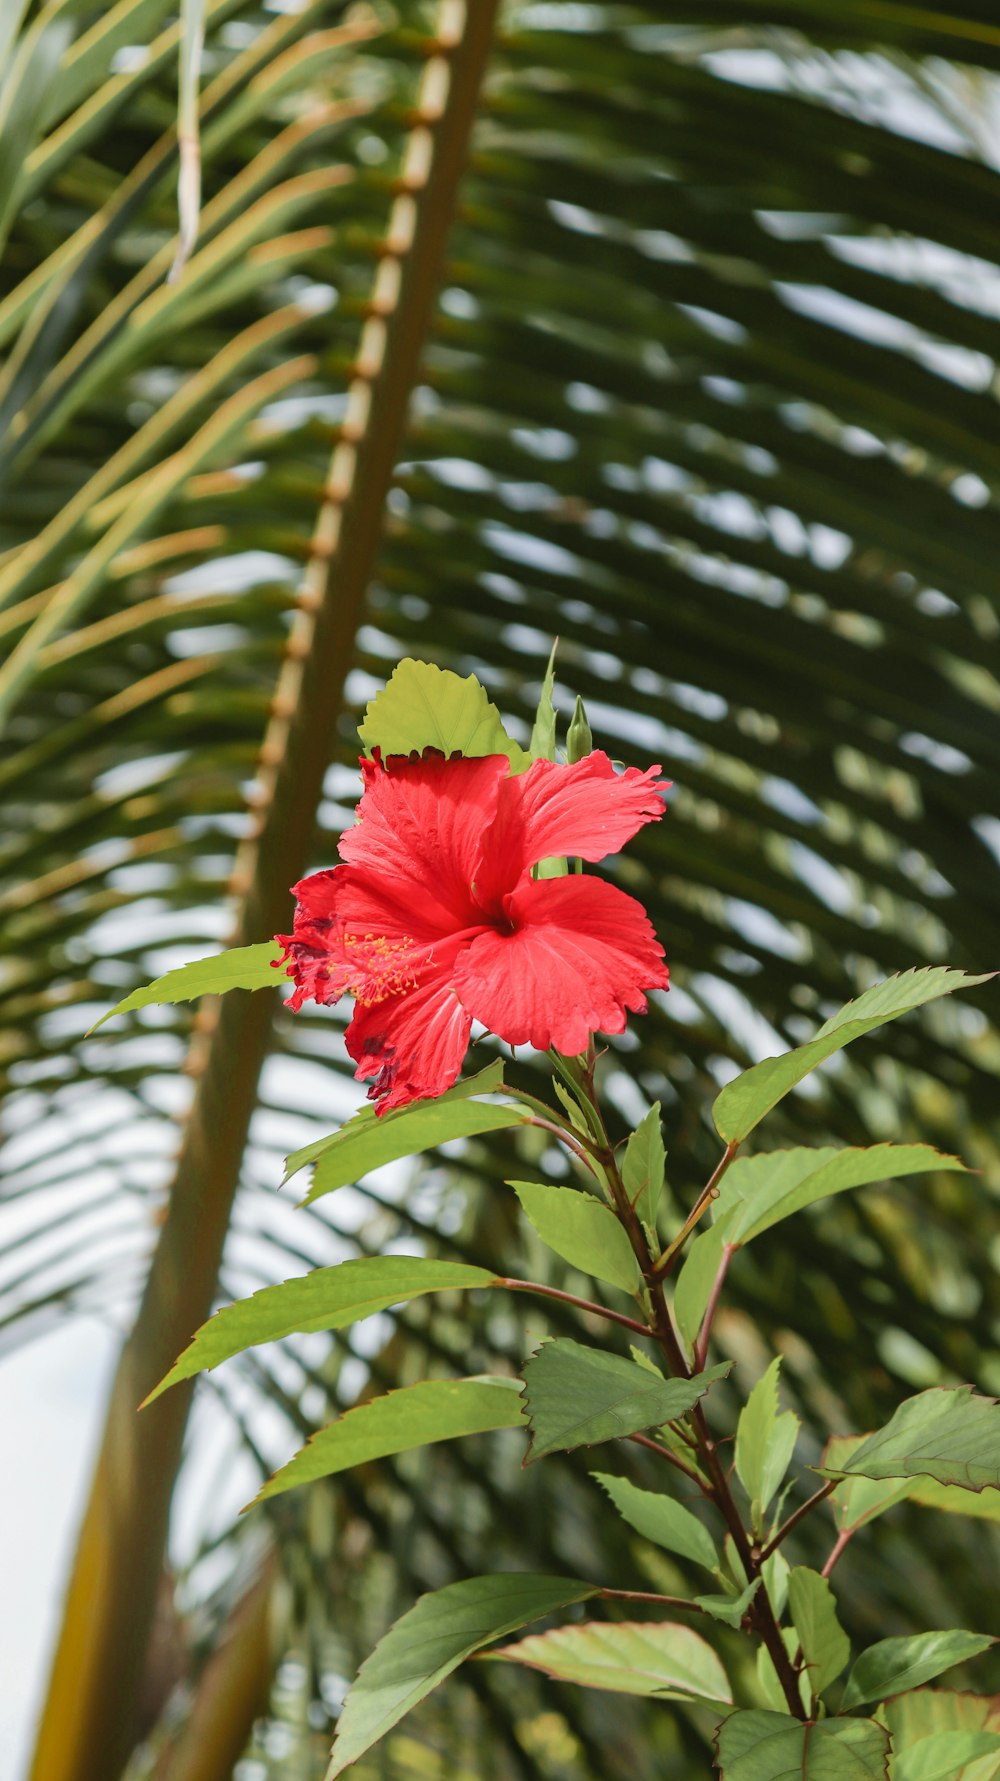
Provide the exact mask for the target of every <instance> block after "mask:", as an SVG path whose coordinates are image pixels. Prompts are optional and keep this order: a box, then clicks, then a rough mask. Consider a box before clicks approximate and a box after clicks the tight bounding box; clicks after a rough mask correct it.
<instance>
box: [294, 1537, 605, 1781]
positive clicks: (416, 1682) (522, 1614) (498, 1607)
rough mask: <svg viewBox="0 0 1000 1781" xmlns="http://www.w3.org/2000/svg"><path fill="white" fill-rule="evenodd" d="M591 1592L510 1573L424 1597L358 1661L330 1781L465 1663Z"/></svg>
mask: <svg viewBox="0 0 1000 1781" xmlns="http://www.w3.org/2000/svg"><path fill="white" fill-rule="evenodd" d="M595 1593H596V1591H595V1589H594V1586H593V1585H592V1584H589V1583H579V1582H577V1581H576V1580H575V1579H573V1578H570V1577H534V1576H531V1575H530V1574H529V1573H527V1572H514V1573H511V1574H509V1575H506V1576H503V1575H498V1576H495V1577H470V1578H466V1579H465V1580H464V1581H463V1582H461V1583H449V1584H447V1585H446V1586H445V1588H444V1589H438V1590H436V1591H435V1592H434V1594H433V1595H425V1596H421V1598H420V1600H419V1601H418V1602H416V1603H415V1604H414V1606H413V1607H412V1608H411V1609H410V1610H409V1612H408V1613H406V1614H404V1615H403V1616H402V1618H401V1619H400V1620H397V1621H396V1624H395V1626H391V1627H390V1628H389V1631H388V1632H387V1633H386V1635H385V1637H384V1638H383V1639H380V1640H379V1643H378V1644H377V1645H376V1647H375V1649H374V1651H373V1652H372V1654H371V1656H370V1657H368V1658H366V1659H365V1662H364V1663H363V1664H362V1666H361V1669H360V1670H359V1672H358V1676H357V1680H356V1681H355V1683H354V1686H353V1688H351V1690H350V1692H349V1693H348V1696H347V1699H346V1701H345V1702H344V1708H343V1712H342V1713H341V1715H340V1719H339V1720H338V1722H337V1736H336V1739H335V1741H334V1746H333V1756H332V1761H331V1764H330V1767H329V1769H328V1770H327V1781H335V1778H336V1776H337V1775H342V1774H343V1772H344V1770H345V1769H347V1768H350V1766H351V1764H352V1763H354V1762H357V1760H358V1758H359V1756H363V1755H364V1753H365V1751H366V1750H370V1749H371V1747H372V1745H373V1744H377V1743H378V1741H379V1739H380V1738H384V1737H385V1734H386V1732H387V1731H391V1729H392V1727H393V1726H394V1725H397V1724H398V1723H399V1721H400V1720H401V1719H402V1717H403V1715H404V1713H408V1712H409V1711H410V1708H411V1707H415V1706H416V1705H417V1702H418V1701H422V1700H423V1699H424V1697H425V1695H428V1694H430V1692H431V1689H432V1688H436V1687H437V1686H438V1683H439V1682H443V1681H444V1679H445V1677H446V1676H450V1675H451V1672H452V1670H454V1669H457V1667H458V1665H459V1664H460V1663H461V1662H462V1660H463V1658H466V1657H470V1656H471V1655H472V1653H473V1652H474V1651H478V1650H479V1649H480V1648H481V1646H483V1645H488V1644H489V1642H490V1640H491V1639H499V1638H503V1636H504V1634H505V1633H513V1632H517V1630H518V1629H519V1628H520V1627H522V1626H527V1625H528V1622H529V1621H532V1620H539V1619H541V1617H542V1615H543V1614H553V1613H555V1612H556V1610H557V1609H559V1608H567V1607H569V1606H570V1605H571V1604H572V1603H574V1602H583V1601H586V1599H587V1597H588V1596H591V1595H594V1594H595Z"/></svg>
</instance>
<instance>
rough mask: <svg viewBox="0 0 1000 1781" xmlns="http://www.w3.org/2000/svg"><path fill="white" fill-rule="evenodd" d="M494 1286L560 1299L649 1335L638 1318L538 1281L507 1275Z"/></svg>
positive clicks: (639, 1334) (509, 1290) (510, 1290)
mask: <svg viewBox="0 0 1000 1781" xmlns="http://www.w3.org/2000/svg"><path fill="white" fill-rule="evenodd" d="M493 1285H494V1286H502V1287H505V1288H506V1290H507V1291H508V1292H537V1293H540V1294H541V1296H542V1297H543V1298H545V1299H559V1300H560V1301H561V1302H562V1303H563V1304H564V1305H575V1306H576V1308H577V1310H578V1311H590V1312H592V1313H593V1315H594V1316H595V1317H606V1318H607V1319H608V1320H609V1322H611V1323H620V1324H621V1325H622V1327H623V1328H624V1329H626V1330H634V1331H635V1334H636V1335H637V1336H648V1335H649V1330H648V1328H647V1327H646V1325H645V1324H644V1323H640V1322H639V1320H638V1318H636V1317H626V1316H625V1314H624V1312H622V1311H609V1310H608V1307H607V1306H606V1305H596V1304H595V1303H594V1302H593V1300H592V1299H578V1298H577V1296H576V1294H575V1293H572V1292H563V1291H562V1290H561V1288H560V1287H558V1286H541V1285H539V1283H538V1281H537V1280H514V1279H511V1278H509V1277H508V1276H507V1275H502V1276H499V1277H498V1278H497V1279H496V1280H494V1281H493Z"/></svg>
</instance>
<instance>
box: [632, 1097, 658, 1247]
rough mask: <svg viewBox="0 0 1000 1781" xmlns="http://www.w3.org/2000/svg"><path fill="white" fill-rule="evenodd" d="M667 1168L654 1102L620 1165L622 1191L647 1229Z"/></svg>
mask: <svg viewBox="0 0 1000 1781" xmlns="http://www.w3.org/2000/svg"><path fill="white" fill-rule="evenodd" d="M666 1166H667V1155H666V1151H665V1150H664V1148H663V1133H662V1130H661V1127H660V1103H659V1101H657V1102H655V1103H654V1105H653V1106H652V1107H651V1108H650V1109H649V1112H648V1113H647V1114H646V1117H645V1118H644V1119H643V1120H642V1122H641V1123H640V1125H638V1126H637V1127H636V1129H635V1131H634V1132H633V1133H632V1135H631V1137H630V1138H629V1141H628V1143H627V1145H626V1146H625V1157H624V1160H623V1162H622V1181H623V1182H624V1185H625V1192H626V1193H627V1194H628V1197H629V1199H630V1200H631V1202H632V1204H633V1206H634V1207H635V1209H636V1211H637V1212H638V1214H639V1217H640V1218H641V1219H642V1221H643V1223H644V1224H648V1225H650V1226H655V1224H656V1210H657V1207H658V1206H659V1203H660V1195H661V1194H662V1192H663V1179H664V1174H665V1171H666Z"/></svg>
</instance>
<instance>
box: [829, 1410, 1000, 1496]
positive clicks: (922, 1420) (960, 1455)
mask: <svg viewBox="0 0 1000 1781" xmlns="http://www.w3.org/2000/svg"><path fill="white" fill-rule="evenodd" d="M821 1469H822V1470H823V1472H824V1473H825V1475H826V1476H827V1477H834V1478H836V1477H852V1476H859V1477H862V1478H913V1477H917V1476H920V1475H924V1476H926V1477H928V1478H936V1479H937V1481H938V1483H939V1484H958V1485H961V1487H962V1489H963V1490H982V1489H983V1488H984V1486H987V1485H989V1486H992V1487H994V1488H997V1487H1000V1410H998V1408H997V1401H996V1399H995V1398H985V1397H980V1396H978V1395H977V1394H976V1393H975V1392H974V1391H973V1389H972V1386H971V1385H956V1386H934V1387H932V1389H931V1390H930V1391H922V1392H918V1394H917V1396H916V1397H915V1398H907V1399H906V1402H905V1403H903V1404H900V1406H899V1409H898V1410H897V1411H896V1413H895V1415H894V1416H892V1417H891V1418H890V1420H889V1421H888V1422H887V1423H886V1425H885V1427H884V1428H882V1429H878V1430H877V1431H876V1433H875V1434H874V1435H869V1436H868V1438H867V1440H865V1441H862V1443H861V1445H860V1447H857V1448H856V1449H855V1451H854V1452H853V1453H852V1454H851V1455H850V1457H849V1458H848V1459H846V1460H845V1461H844V1462H843V1463H842V1464H841V1465H839V1466H833V1467H831V1468H830V1469H829V1470H828V1469H827V1468H826V1467H823V1468H821Z"/></svg>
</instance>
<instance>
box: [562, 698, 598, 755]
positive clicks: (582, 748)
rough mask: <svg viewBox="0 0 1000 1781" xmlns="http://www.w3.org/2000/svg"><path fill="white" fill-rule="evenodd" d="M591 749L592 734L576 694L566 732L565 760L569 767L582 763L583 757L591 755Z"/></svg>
mask: <svg viewBox="0 0 1000 1781" xmlns="http://www.w3.org/2000/svg"><path fill="white" fill-rule="evenodd" d="M593 747H594V734H593V731H592V730H591V727H590V724H589V723H588V721H587V713H586V710H585V708H584V703H583V700H582V699H581V697H580V695H579V693H577V695H576V704H575V705H574V707H573V715H572V717H571V718H570V721H569V729H568V730H567V731H566V759H567V761H568V762H569V765H570V766H571V767H572V766H575V764H576V762H577V761H582V760H583V758H584V756H585V755H588V754H590V753H591V751H592V750H593Z"/></svg>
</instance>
